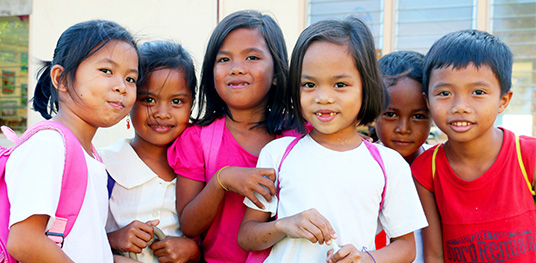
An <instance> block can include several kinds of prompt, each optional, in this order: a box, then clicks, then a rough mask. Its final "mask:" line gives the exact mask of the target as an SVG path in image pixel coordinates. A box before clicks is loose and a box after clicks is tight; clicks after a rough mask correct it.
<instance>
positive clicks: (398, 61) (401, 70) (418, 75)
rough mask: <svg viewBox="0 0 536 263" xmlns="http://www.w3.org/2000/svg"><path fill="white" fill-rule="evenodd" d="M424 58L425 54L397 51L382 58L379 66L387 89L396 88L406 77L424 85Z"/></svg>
mask: <svg viewBox="0 0 536 263" xmlns="http://www.w3.org/2000/svg"><path fill="white" fill-rule="evenodd" d="M423 58H424V55H423V54H421V53H419V52H415V51H395V52H392V53H389V54H387V55H385V56H383V57H382V58H380V60H378V66H379V67H380V72H381V73H382V78H383V84H384V85H385V87H391V86H394V85H396V83H397V82H398V80H399V79H402V78H406V77H407V78H410V79H413V80H415V81H417V82H419V83H421V84H422V61H423Z"/></svg>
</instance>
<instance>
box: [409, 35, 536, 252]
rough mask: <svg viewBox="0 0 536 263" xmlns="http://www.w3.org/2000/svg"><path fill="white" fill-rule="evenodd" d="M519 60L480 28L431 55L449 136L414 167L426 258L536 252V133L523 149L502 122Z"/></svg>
mask: <svg viewBox="0 0 536 263" xmlns="http://www.w3.org/2000/svg"><path fill="white" fill-rule="evenodd" d="M512 64H513V55H512V52H511V51H510V49H509V48H508V47H507V46H506V45H505V44H504V43H503V42H501V41H500V40H499V39H498V38H496V37H495V36H493V35H490V34H488V33H485V32H481V31H477V30H463V31H458V32H454V33H450V34H447V35H445V36H444V37H442V38H441V39H439V40H438V41H437V42H436V43H434V45H433V46H432V48H431V49H430V51H429V53H428V54H427V55H426V57H425V59H424V77H423V87H424V94H425V97H426V101H427V104H428V106H429V108H430V112H431V114H432V118H433V120H434V122H435V124H436V125H437V126H438V127H439V129H441V131H443V132H444V133H445V134H446V135H447V137H448V140H447V142H446V143H445V144H443V145H438V146H436V147H433V148H431V149H429V150H428V151H426V152H424V153H423V154H421V155H420V156H419V157H418V158H417V159H416V160H415V161H414V162H413V164H412V166H411V168H412V172H413V175H414V177H415V181H416V186H417V191H418V192H419V196H420V198H421V202H422V205H423V208H424V210H425V213H426V217H427V219H428V224H429V226H428V227H427V228H425V229H423V231H422V234H423V244H424V257H425V262H505V261H508V262H534V260H535V258H536V241H535V238H536V212H535V206H534V201H533V198H532V195H531V191H530V190H531V188H534V185H535V183H534V181H535V179H534V177H535V176H534V173H535V165H536V139H535V138H532V137H528V136H520V140H519V141H520V142H519V145H520V151H517V150H516V139H515V138H516V137H515V135H514V134H513V133H512V132H510V131H508V130H506V129H503V128H498V127H495V126H494V122H495V120H496V118H497V115H498V114H500V113H502V112H503V111H504V110H505V109H506V107H507V106H508V104H509V102H510V99H511V98H512V91H510V87H511V77H512ZM519 153H520V155H521V158H520V160H522V161H519V160H518V154H519ZM520 164H523V166H524V168H521V165H520ZM523 169H524V170H525V171H526V174H527V176H526V177H525V176H524V174H523Z"/></svg>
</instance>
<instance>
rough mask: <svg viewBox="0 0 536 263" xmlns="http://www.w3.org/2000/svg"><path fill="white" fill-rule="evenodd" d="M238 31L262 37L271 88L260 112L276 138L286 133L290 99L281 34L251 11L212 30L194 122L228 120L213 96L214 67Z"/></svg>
mask: <svg viewBox="0 0 536 263" xmlns="http://www.w3.org/2000/svg"><path fill="white" fill-rule="evenodd" d="M240 28H247V29H257V30H258V31H259V33H260V34H261V35H262V36H263V37H264V40H265V42H266V45H267V47H268V50H269V51H270V54H271V55H272V59H273V65H274V79H275V82H276V83H275V85H272V86H271V87H270V90H269V91H268V95H267V96H268V98H267V107H266V109H265V111H264V116H265V118H264V121H262V122H260V123H257V125H256V126H258V125H264V126H265V127H266V131H267V132H268V133H269V134H280V133H281V131H282V130H286V129H288V127H287V125H286V124H285V123H289V122H286V121H288V120H289V119H288V115H289V114H288V112H289V110H288V107H289V105H290V97H289V96H288V95H287V77H288V54H287V47H286V45H285V39H284V37H283V32H282V31H281V28H280V27H279V25H278V24H277V23H276V22H275V20H274V19H273V18H271V17H270V16H268V15H263V14H261V13H259V12H257V11H254V10H242V11H237V12H234V13H232V14H230V15H228V16H227V17H225V18H224V19H223V20H222V21H221V22H220V23H219V24H218V25H217V26H216V28H215V29H214V32H213V33H212V36H211V37H210V40H209V42H208V45H207V50H206V53H205V58H204V60H203V66H202V68H201V81H200V85H199V107H198V112H197V116H196V118H195V122H197V123H198V124H199V125H201V126H206V125H209V124H211V123H212V122H213V121H214V120H216V119H217V118H220V117H223V116H225V115H227V116H229V117H230V118H231V119H232V116H231V114H230V112H229V109H228V107H227V105H226V104H225V102H224V101H223V100H222V99H221V98H220V96H219V95H218V93H217V92H216V87H215V84H214V64H215V62H216V56H217V54H218V51H219V50H220V47H221V45H222V44H223V41H224V40H225V38H226V37H227V35H229V33H231V32H232V31H234V30H236V29H240Z"/></svg>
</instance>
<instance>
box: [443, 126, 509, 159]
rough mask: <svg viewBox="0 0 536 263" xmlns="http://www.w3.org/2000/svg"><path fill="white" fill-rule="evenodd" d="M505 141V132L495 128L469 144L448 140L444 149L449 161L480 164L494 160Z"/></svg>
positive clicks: (468, 142)
mask: <svg viewBox="0 0 536 263" xmlns="http://www.w3.org/2000/svg"><path fill="white" fill-rule="evenodd" d="M503 139H504V132H503V131H502V130H500V129H499V128H496V127H493V128H492V129H490V131H489V132H487V133H486V134H483V135H482V136H480V137H479V138H478V139H475V140H471V141H467V142H457V141H452V140H448V141H447V142H446V143H445V145H444V146H443V147H444V150H445V154H446V155H447V158H448V159H449V161H451V160H452V161H458V162H465V161H471V162H479V161H486V160H494V159H495V158H496V157H497V155H498V154H499V151H500V150H501V146H502V142H503Z"/></svg>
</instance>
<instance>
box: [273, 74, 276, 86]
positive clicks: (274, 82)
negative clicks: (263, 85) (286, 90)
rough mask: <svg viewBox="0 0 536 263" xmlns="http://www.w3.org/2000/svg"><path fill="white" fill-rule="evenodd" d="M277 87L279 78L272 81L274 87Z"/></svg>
mask: <svg viewBox="0 0 536 263" xmlns="http://www.w3.org/2000/svg"><path fill="white" fill-rule="evenodd" d="M275 85H277V77H276V76H274V80H272V86H275Z"/></svg>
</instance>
